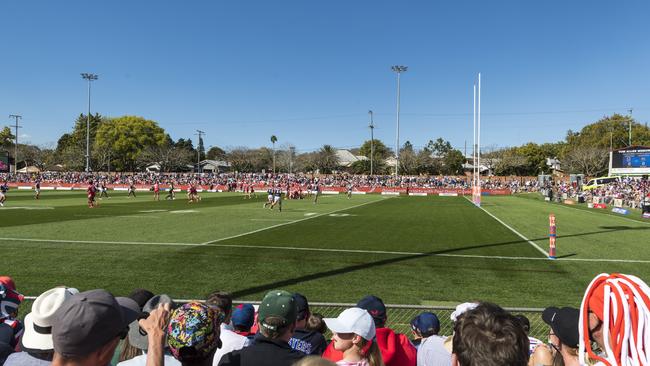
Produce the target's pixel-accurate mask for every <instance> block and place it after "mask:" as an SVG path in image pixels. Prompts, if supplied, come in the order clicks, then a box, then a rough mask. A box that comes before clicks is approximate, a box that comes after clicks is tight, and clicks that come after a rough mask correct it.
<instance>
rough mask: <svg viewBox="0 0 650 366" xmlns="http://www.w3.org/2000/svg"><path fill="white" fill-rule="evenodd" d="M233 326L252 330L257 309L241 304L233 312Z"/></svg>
mask: <svg viewBox="0 0 650 366" xmlns="http://www.w3.org/2000/svg"><path fill="white" fill-rule="evenodd" d="M231 320H232V325H233V326H239V327H244V328H250V327H252V326H253V323H254V322H255V308H254V307H253V305H251V304H239V305H237V306H235V308H234V309H233V310H232V317H231Z"/></svg>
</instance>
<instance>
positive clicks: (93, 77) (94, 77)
mask: <svg viewBox="0 0 650 366" xmlns="http://www.w3.org/2000/svg"><path fill="white" fill-rule="evenodd" d="M81 77H82V78H83V79H85V80H88V116H87V118H86V173H88V172H90V82H92V81H94V80H97V79H98V76H97V75H95V74H90V73H87V72H82V73H81Z"/></svg>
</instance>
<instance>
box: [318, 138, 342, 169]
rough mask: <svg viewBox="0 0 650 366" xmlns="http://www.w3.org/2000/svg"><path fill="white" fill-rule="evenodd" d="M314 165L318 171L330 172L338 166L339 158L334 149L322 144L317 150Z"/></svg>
mask: <svg viewBox="0 0 650 366" xmlns="http://www.w3.org/2000/svg"><path fill="white" fill-rule="evenodd" d="M316 158H317V160H316V166H317V167H318V170H319V172H320V173H323V174H330V173H332V171H334V170H336V169H337V168H338V167H339V158H338V156H337V155H336V149H334V148H333V147H332V146H331V145H323V147H321V148H320V150H318V154H317V157H316Z"/></svg>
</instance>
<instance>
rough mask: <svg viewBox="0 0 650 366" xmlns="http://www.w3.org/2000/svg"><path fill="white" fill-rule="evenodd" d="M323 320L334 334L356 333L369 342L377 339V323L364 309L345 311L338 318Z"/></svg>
mask: <svg viewBox="0 0 650 366" xmlns="http://www.w3.org/2000/svg"><path fill="white" fill-rule="evenodd" d="M323 320H324V321H325V324H327V327H328V328H330V330H332V332H334V333H354V334H358V335H360V336H361V337H362V338H363V339H365V340H368V341H371V340H372V339H373V338H375V322H374V320H372V316H371V315H370V314H369V313H368V312H367V311H366V310H364V309H361V308H349V309H346V310H343V312H342V313H341V314H339V316H338V318H325V319H323Z"/></svg>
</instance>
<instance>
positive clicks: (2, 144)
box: [0, 126, 16, 150]
mask: <svg viewBox="0 0 650 366" xmlns="http://www.w3.org/2000/svg"><path fill="white" fill-rule="evenodd" d="M15 138H16V136H14V135H13V134H12V133H11V129H10V128H9V127H7V126H5V127H3V128H2V130H0V148H2V149H4V150H6V149H9V147H11V146H13V145H14V139H15Z"/></svg>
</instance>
